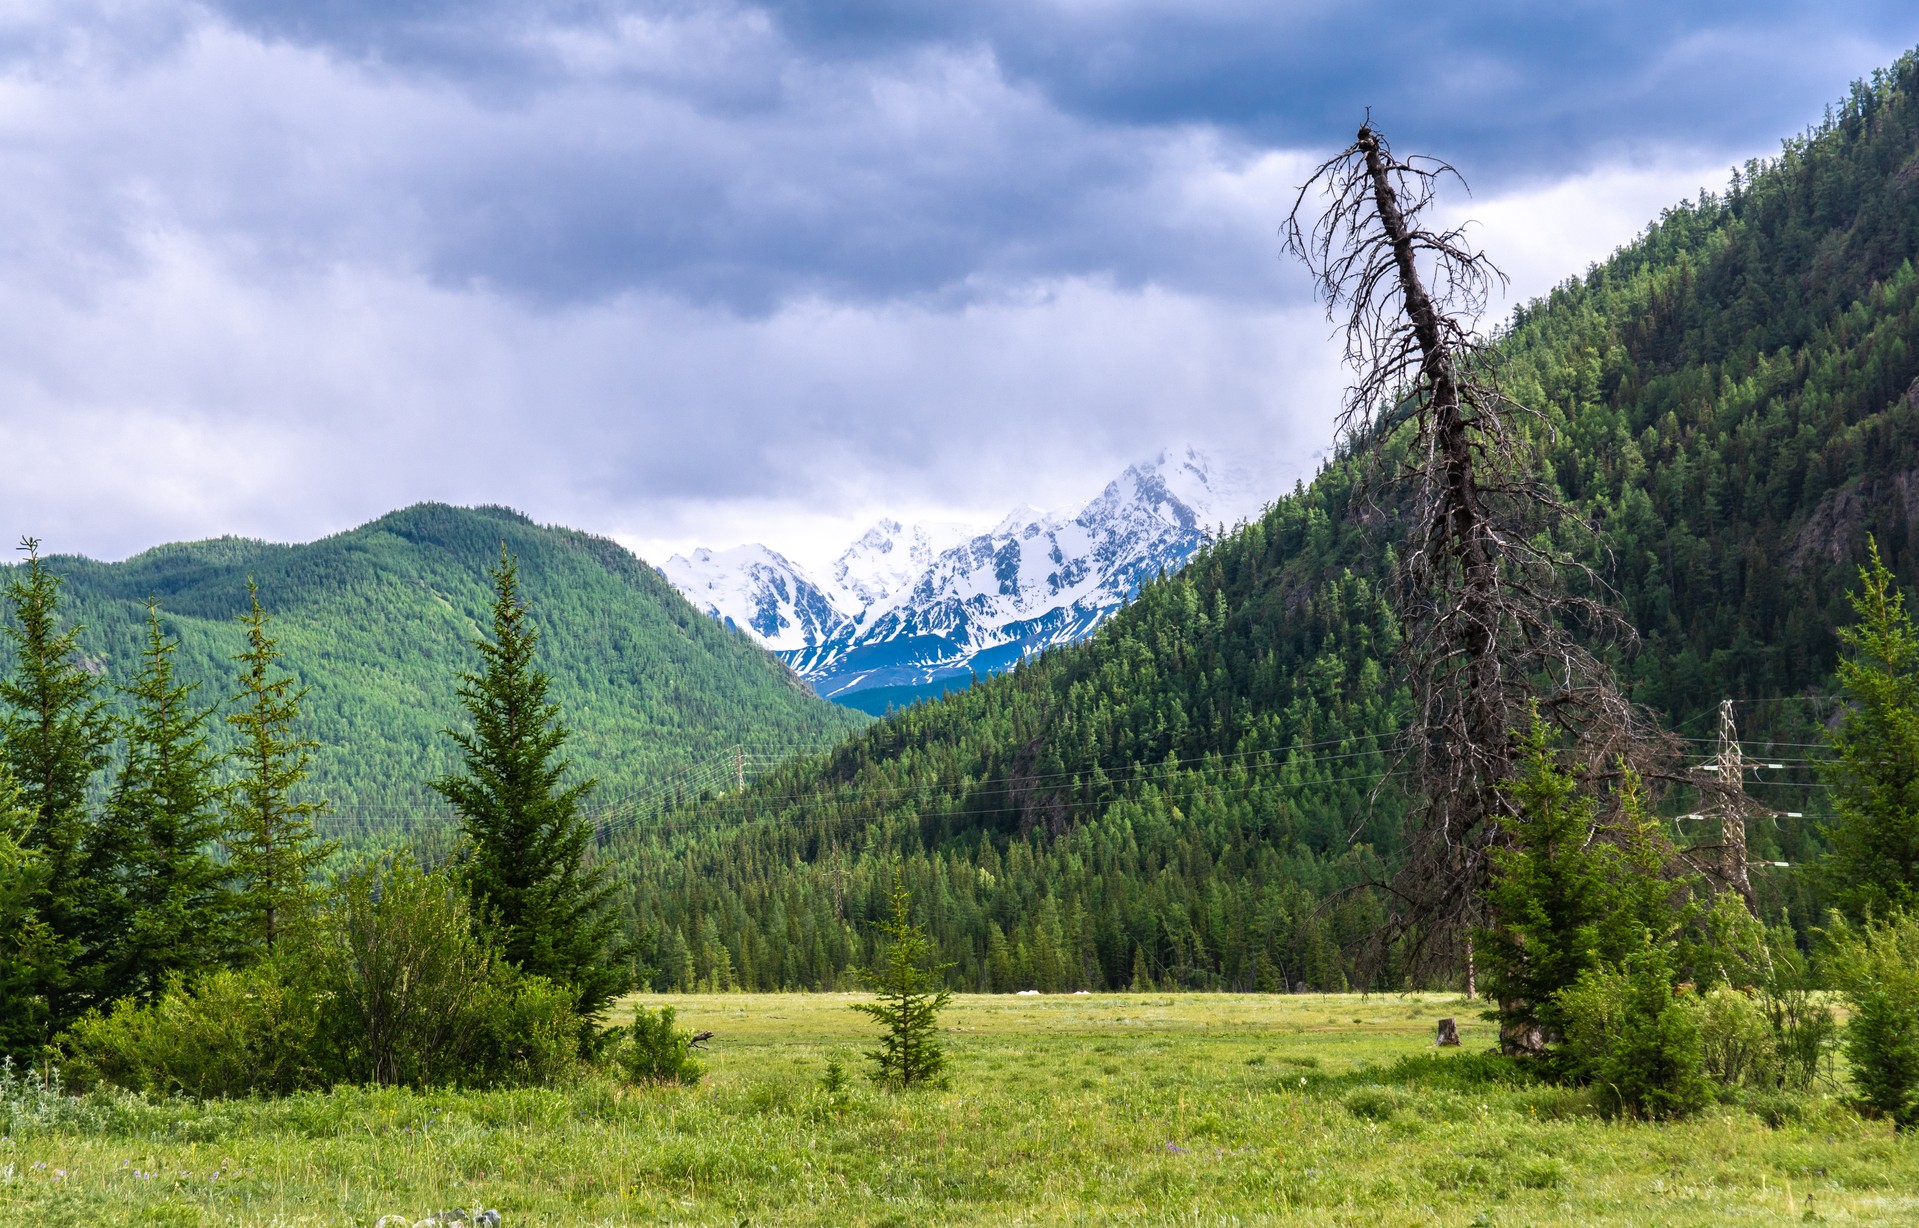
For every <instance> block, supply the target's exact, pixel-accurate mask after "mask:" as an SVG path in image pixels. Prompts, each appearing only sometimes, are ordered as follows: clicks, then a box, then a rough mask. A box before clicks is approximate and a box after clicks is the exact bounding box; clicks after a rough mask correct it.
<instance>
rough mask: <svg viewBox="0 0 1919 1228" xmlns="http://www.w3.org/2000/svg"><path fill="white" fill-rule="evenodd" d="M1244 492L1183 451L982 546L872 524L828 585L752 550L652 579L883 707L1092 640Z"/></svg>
mask: <svg viewBox="0 0 1919 1228" xmlns="http://www.w3.org/2000/svg"><path fill="white" fill-rule="evenodd" d="M1254 489H1255V488H1254V486H1253V483H1252V482H1251V480H1250V479H1249V478H1248V476H1247V475H1246V474H1244V473H1243V472H1239V471H1230V470H1228V471H1222V470H1221V468H1220V467H1219V466H1217V465H1215V464H1214V463H1213V462H1212V461H1210V460H1209V459H1208V458H1207V457H1206V456H1204V455H1203V454H1201V453H1199V452H1197V451H1195V450H1194V449H1191V448H1182V449H1168V450H1166V451H1163V452H1161V453H1160V454H1159V455H1157V456H1156V457H1154V458H1153V459H1152V460H1150V461H1146V462H1143V463H1141V464H1136V465H1131V466H1128V467H1127V469H1126V471H1125V472H1124V473H1122V474H1120V475H1119V476H1118V477H1117V478H1115V479H1113V481H1111V482H1109V483H1108V484H1107V485H1106V487H1105V489H1104V490H1102V491H1101V492H1100V493H1099V495H1098V496H1097V497H1095V498H1094V499H1093V500H1092V501H1091V502H1090V503H1088V504H1087V505H1086V506H1085V507H1084V508H1082V509H1080V511H1079V512H1078V513H1077V514H1075V515H1072V516H1070V517H1068V516H1064V515H1060V514H1054V513H1043V512H1037V511H1035V510H1033V509H1031V508H1021V509H1019V510H1017V511H1016V512H1014V513H1013V514H1011V515H1009V516H1008V517H1006V519H1004V520H1002V521H1001V522H1000V523H999V524H998V525H995V526H994V527H993V528H992V529H989V530H985V531H983V532H982V531H978V530H969V529H966V528H964V527H963V526H958V525H951V524H915V525H903V524H901V523H900V522H899V521H896V520H890V519H889V520H882V521H880V522H879V523H878V524H876V525H874V526H873V527H872V528H871V529H869V530H867V532H865V533H864V534H862V535H861V536H860V537H859V539H858V540H856V541H855V542H853V543H852V544H851V545H850V546H848V547H847V549H846V550H845V551H844V552H843V553H841V554H840V556H839V557H838V558H836V559H835V560H834V562H833V564H832V566H831V576H830V578H829V579H828V580H827V581H826V582H824V583H821V582H819V581H816V580H815V579H813V578H812V577H811V576H809V575H808V574H807V573H806V572H805V571H804V570H803V569H802V568H800V567H798V566H797V565H795V564H794V563H792V562H791V561H789V560H788V559H786V558H785V557H784V556H783V555H781V554H779V553H778V552H777V551H774V550H770V549H768V548H767V547H765V546H761V545H747V546H738V547H735V548H733V549H731V550H707V549H700V550H695V551H694V552H693V554H692V557H691V558H688V557H686V556H683V555H674V556H673V557H672V558H671V559H669V560H668V561H667V563H666V565H665V566H664V567H662V568H661V571H662V572H663V573H664V574H665V576H666V577H667V579H668V580H669V581H671V582H672V583H673V584H674V585H675V586H676V587H678V588H679V589H680V591H681V592H683V593H685V594H686V595H687V597H688V598H689V599H690V600H692V601H693V603H694V604H695V605H697V606H699V607H700V608H701V609H703V610H705V611H706V612H707V613H708V614H710V615H712V616H713V617H715V618H718V619H720V620H722V621H724V622H726V623H728V624H729V625H731V626H734V627H737V628H738V629H740V630H742V631H745V632H748V633H749V634H751V635H753V636H755V637H756V638H758V639H759V640H760V642H761V643H763V644H765V645H766V646H767V647H768V648H769V649H771V650H773V652H775V653H776V654H778V655H779V656H780V658H781V659H782V660H784V661H785V662H786V663H787V664H788V665H789V666H791V667H792V668H793V669H794V671H795V672H797V673H798V674H799V675H800V676H801V677H802V678H804V679H806V680H807V682H809V683H810V684H811V685H812V686H813V688H814V689H815V690H816V691H818V692H819V693H820V694H821V695H823V696H825V697H827V698H829V699H835V700H839V701H840V702H842V703H851V704H853V705H855V706H859V707H866V708H868V709H869V710H871V709H872V706H874V705H873V704H872V701H873V700H876V699H879V698H880V697H881V696H882V695H884V696H886V697H888V698H892V697H898V698H901V699H907V698H912V697H916V696H917V695H919V694H925V693H931V692H935V691H937V690H938V689H941V688H943V687H950V686H952V685H963V684H964V683H965V682H966V681H969V680H970V679H971V678H972V677H973V676H974V675H981V676H984V675H988V674H993V673H997V672H999V671H1000V670H1003V669H1007V668H1010V667H1011V666H1012V665H1014V664H1015V663H1017V662H1018V661H1019V660H1020V659H1021V658H1022V657H1025V656H1027V655H1029V654H1031V653H1033V652H1037V651H1039V650H1040V649H1043V648H1046V647H1049V646H1051V645H1054V644H1061V643H1067V642H1069V641H1072V640H1076V639H1080V638H1083V637H1084V636H1086V635H1088V634H1090V633H1091V632H1092V631H1093V629H1094V628H1095V627H1097V626H1099V624H1100V623H1102V622H1104V621H1105V620H1106V619H1107V618H1108V617H1110V616H1111V615H1112V613H1113V612H1114V611H1115V610H1117V609H1119V608H1120V606H1122V605H1124V604H1125V603H1126V602H1127V601H1129V600H1131V599H1132V597H1133V595H1134V594H1135V593H1137V592H1138V591H1139V587H1140V585H1141V584H1143V583H1145V582H1146V581H1147V580H1149V579H1151V578H1152V577H1153V576H1155V575H1157V574H1159V573H1160V572H1161V571H1172V570H1176V569H1177V568H1179V567H1180V566H1181V565H1182V564H1184V563H1185V562H1186V560H1187V559H1189V558H1191V557H1192V556H1193V554H1194V553H1196V552H1197V551H1198V550H1199V548H1200V547H1201V546H1203V545H1205V544H1206V543H1207V542H1208V541H1210V540H1211V539H1212V537H1213V534H1214V532H1215V531H1216V530H1217V529H1218V528H1220V527H1221V526H1223V525H1224V524H1225V523H1226V522H1227V521H1229V520H1237V519H1239V518H1240V517H1242V516H1244V515H1247V514H1249V513H1251V512H1253V511H1255V510H1257V502H1256V499H1255V496H1254ZM862 692H870V693H871V694H867V695H862Z"/></svg>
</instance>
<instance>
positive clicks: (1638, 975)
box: [1560, 947, 1712, 1118]
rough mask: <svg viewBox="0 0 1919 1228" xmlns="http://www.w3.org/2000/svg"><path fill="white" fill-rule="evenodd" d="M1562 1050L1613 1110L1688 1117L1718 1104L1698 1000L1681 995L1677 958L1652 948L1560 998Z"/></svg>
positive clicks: (1596, 973) (1584, 979)
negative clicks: (1675, 976)
mask: <svg viewBox="0 0 1919 1228" xmlns="http://www.w3.org/2000/svg"><path fill="white" fill-rule="evenodd" d="M1560 1010H1561V1012H1562V1018H1563V1019H1564V1020H1565V1025H1566V1047H1565V1049H1564V1050H1563V1051H1562V1052H1563V1053H1564V1055H1565V1057H1566V1060H1567V1062H1568V1065H1569V1066H1570V1067H1571V1072H1572V1073H1574V1074H1576V1075H1578V1076H1580V1077H1583V1078H1586V1079H1589V1080H1590V1081H1591V1082H1592V1083H1593V1085H1594V1087H1595V1088H1597V1089H1598V1091H1599V1093H1600V1095H1601V1097H1602V1098H1603V1099H1605V1100H1606V1101H1607V1103H1608V1104H1609V1106H1610V1107H1612V1108H1613V1109H1615V1110H1617V1111H1620V1112H1625V1113H1629V1114H1632V1115H1633V1116H1636V1117H1656V1118H1669V1117H1684V1116H1685V1115H1687V1114H1688V1113H1691V1112H1693V1111H1695V1110H1697V1109H1699V1108H1701V1107H1703V1106H1704V1105H1705V1104H1706V1103H1707V1102H1709V1101H1710V1100H1711V1099H1712V1088H1711V1085H1710V1084H1708V1083H1707V1081H1706V1078H1705V1053H1704V1048H1703V1040H1702V1038H1701V1035H1700V1026H1699V1006H1698V999H1697V997H1696V996H1694V995H1691V994H1675V993H1674V991H1673V988H1672V964H1671V956H1670V954H1669V953H1668V952H1667V951H1666V950H1665V949H1664V948H1661V947H1648V948H1646V949H1645V950H1643V951H1640V952H1637V953H1635V954H1634V955H1632V956H1630V957H1628V959H1627V960H1626V962H1625V964H1624V965H1623V966H1622V965H1610V966H1607V967H1605V968H1602V969H1597V970H1592V971H1588V972H1587V973H1585V974H1584V975H1583V976H1581V977H1580V978H1579V981H1578V982H1577V983H1576V984H1575V985H1574V986H1573V987H1572V988H1571V989H1569V990H1567V991H1565V992H1564V993H1563V994H1561V995H1560Z"/></svg>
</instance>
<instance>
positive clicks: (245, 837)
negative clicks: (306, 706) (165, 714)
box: [226, 578, 338, 952]
mask: <svg viewBox="0 0 1919 1228" xmlns="http://www.w3.org/2000/svg"><path fill="white" fill-rule="evenodd" d="M247 598H248V600H249V602H250V603H251V608H250V609H249V610H248V612H247V613H246V614H244V615H242V616H241V618H240V621H241V623H242V625H244V626H245V627H246V631H247V650H246V651H245V652H243V653H240V654H239V655H238V656H236V657H235V658H234V660H236V661H238V662H239V663H240V664H241V665H242V666H243V667H244V668H243V669H242V671H241V674H240V690H239V692H238V693H237V694H235V695H234V696H233V700H234V702H235V703H236V704H238V705H239V710H238V711H236V712H234V713H232V714H231V715H229V716H228V717H227V724H229V725H231V726H233V728H234V730H235V731H236V732H237V733H238V734H239V744H238V745H236V746H235V747H234V748H233V751H232V753H231V755H230V756H229V761H230V762H231V763H232V764H233V765H234V766H235V767H236V768H238V775H237V776H236V777H235V779H234V780H233V781H232V782H231V784H230V786H229V790H228V793H227V834H226V847H227V855H228V862H227V865H228V869H229V870H230V871H231V872H232V874H233V877H234V885H235V888H236V891H237V897H238V898H237V900H236V909H237V913H238V916H237V935H236V936H237V937H238V939H239V941H240V942H241V943H242V944H244V945H246V946H249V947H252V948H254V949H256V950H263V951H269V952H270V951H272V950H273V949H274V948H275V947H276V946H277V945H278V944H279V942H280V939H281V938H282V937H283V936H284V935H285V934H286V932H287V931H288V929H289V927H291V926H295V925H298V924H299V922H300V919H301V918H302V917H304V916H306V915H307V913H308V912H309V911H310V910H311V907H312V903H313V899H314V896H315V894H316V893H315V888H314V884H313V877H314V872H315V871H316V870H317V869H318V868H319V867H320V865H321V863H323V862H324V861H325V860H326V859H327V858H328V857H329V856H331V855H332V853H333V851H334V849H335V848H336V847H338V846H337V845H336V844H335V843H334V842H332V841H321V840H319V839H318V838H317V837H316V836H315V835H314V831H313V817H314V816H315V815H317V814H321V813H323V812H324V811H325V810H326V803H325V802H323V801H317V800H313V799H308V798H302V797H300V796H299V788H300V782H301V781H302V780H304V779H306V776H307V763H308V761H309V755H308V752H309V751H311V750H312V749H313V748H314V747H316V746H318V745H319V743H317V742H314V741H311V740H309V739H305V738H301V737H299V736H298V734H297V733H296V732H295V726H296V725H297V723H298V721H299V719H300V703H301V701H302V700H304V699H305V698H306V694H307V689H306V688H305V687H301V688H300V689H298V690H295V689H294V679H293V678H292V676H291V675H288V674H284V673H281V674H279V675H278V676H277V677H276V676H275V673H276V670H275V667H276V666H277V665H278V663H279V661H280V659H281V653H280V645H279V643H278V641H276V640H275V639H274V638H273V637H272V636H271V635H269V634H267V623H268V622H269V621H270V618H269V616H268V614H267V612H266V611H265V610H264V609H262V608H261V606H260V590H259V589H258V587H256V586H255V585H254V583H253V580H252V579H251V578H249V579H248V580H247Z"/></svg>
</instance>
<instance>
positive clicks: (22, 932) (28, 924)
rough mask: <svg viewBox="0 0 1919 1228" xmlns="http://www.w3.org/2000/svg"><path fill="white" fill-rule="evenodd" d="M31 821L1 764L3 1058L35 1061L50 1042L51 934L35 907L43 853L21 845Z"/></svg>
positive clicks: (0, 1043)
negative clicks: (48, 967)
mask: <svg viewBox="0 0 1919 1228" xmlns="http://www.w3.org/2000/svg"><path fill="white" fill-rule="evenodd" d="M32 821H33V814H32V811H30V810H29V809H28V808H27V805H26V803H25V801H24V800H23V799H22V797H21V794H20V786H19V785H18V784H16V783H15V782H14V779H13V775H12V773H10V772H9V771H8V770H7V767H6V764H4V763H0V1058H4V1057H11V1058H15V1059H16V1060H30V1059H31V1057H32V1055H33V1054H34V1053H35V1052H37V1051H38V1050H39V1049H40V1047H41V1046H42V1045H44V1044H45V1043H46V1041H47V1038H48V1031H47V1027H46V1024H47V1001H46V993H45V980H46V977H45V966H44V965H45V961H46V958H47V955H48V935H47V927H46V925H45V923H44V922H42V921H40V920H39V918H38V917H37V916H35V914H34V908H33V904H34V899H35V897H36V896H38V895H39V893H40V889H41V885H42V883H43V882H44V881H45V879H46V874H45V871H44V867H43V866H42V864H41V860H40V856H39V854H38V853H36V852H35V851H34V850H32V849H30V848H27V847H25V846H24V845H23V844H22V840H23V839H24V837H25V836H26V835H27V832H28V830H29V828H30V826H31V824H32Z"/></svg>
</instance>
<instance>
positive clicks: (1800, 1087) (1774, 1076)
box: [1685, 895, 1838, 1092]
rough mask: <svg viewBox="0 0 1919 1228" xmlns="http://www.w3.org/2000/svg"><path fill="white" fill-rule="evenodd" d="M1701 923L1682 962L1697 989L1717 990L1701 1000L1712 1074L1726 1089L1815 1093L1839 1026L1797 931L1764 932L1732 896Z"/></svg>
mask: <svg viewBox="0 0 1919 1228" xmlns="http://www.w3.org/2000/svg"><path fill="white" fill-rule="evenodd" d="M1700 920H1701V925H1700V927H1699V932H1698V933H1697V934H1695V935H1694V936H1692V938H1691V939H1690V942H1689V947H1688V949H1686V950H1685V956H1686V963H1687V964H1688V965H1689V966H1690V967H1691V969H1692V973H1693V978H1694V979H1695V980H1696V981H1698V982H1699V983H1700V984H1701V985H1706V984H1709V983H1714V982H1717V986H1716V987H1715V988H1713V989H1712V990H1710V991H1709V992H1707V993H1706V994H1705V995H1704V996H1703V998H1702V1000H1701V1008H1702V1013H1701V1019H1700V1027H1701V1028H1702V1042H1703V1044H1704V1046H1705V1058H1706V1070H1707V1073H1708V1074H1710V1075H1712V1076H1713V1078H1715V1079H1716V1080H1718V1081H1719V1082H1720V1083H1722V1084H1723V1085H1725V1086H1726V1087H1728V1088H1732V1087H1743V1088H1746V1089H1748V1090H1751V1091H1760V1092H1766V1091H1804V1090H1806V1089H1807V1088H1810V1087H1811V1086H1812V1084H1813V1081H1814V1080H1815V1079H1817V1078H1818V1077H1819V1072H1820V1067H1821V1065H1822V1064H1823V1063H1824V1061H1825V1059H1826V1056H1827V1054H1829V1053H1830V1052H1831V1050H1832V1047H1833V1041H1834V1038H1835V1037H1836V1036H1837V1035H1838V1024H1837V1023H1836V1022H1834V1020H1833V1017H1832V1011H1831V1010H1830V1009H1829V1008H1827V1007H1826V1006H1825V1005H1824V1004H1823V1003H1821V1002H1820V1001H1819V1000H1818V999H1817V998H1815V997H1814V995H1813V977H1812V970H1811V968H1810V966H1809V965H1808V964H1807V962H1806V957H1805V956H1804V955H1803V954H1802V953H1801V952H1800V950H1799V946H1798V941H1797V939H1796V937H1795V935H1794V934H1793V932H1792V930H1791V929H1790V928H1789V927H1787V926H1783V925H1782V926H1779V927H1777V928H1775V929H1772V930H1770V931H1769V930H1767V929H1766V928H1765V926H1763V925H1761V924H1760V923H1759V921H1758V920H1756V919H1755V918H1754V917H1753V916H1752V914H1751V913H1749V912H1747V911H1746V909H1745V907H1744V906H1743V905H1742V904H1741V903H1740V902H1739V901H1738V900H1737V899H1736V898H1734V897H1733V896H1731V895H1722V896H1720V897H1719V898H1718V899H1717V900H1716V901H1715V902H1714V904H1713V907H1712V908H1710V909H1709V910H1706V911H1705V913H1704V914H1703V915H1702V917H1701V918H1700Z"/></svg>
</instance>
